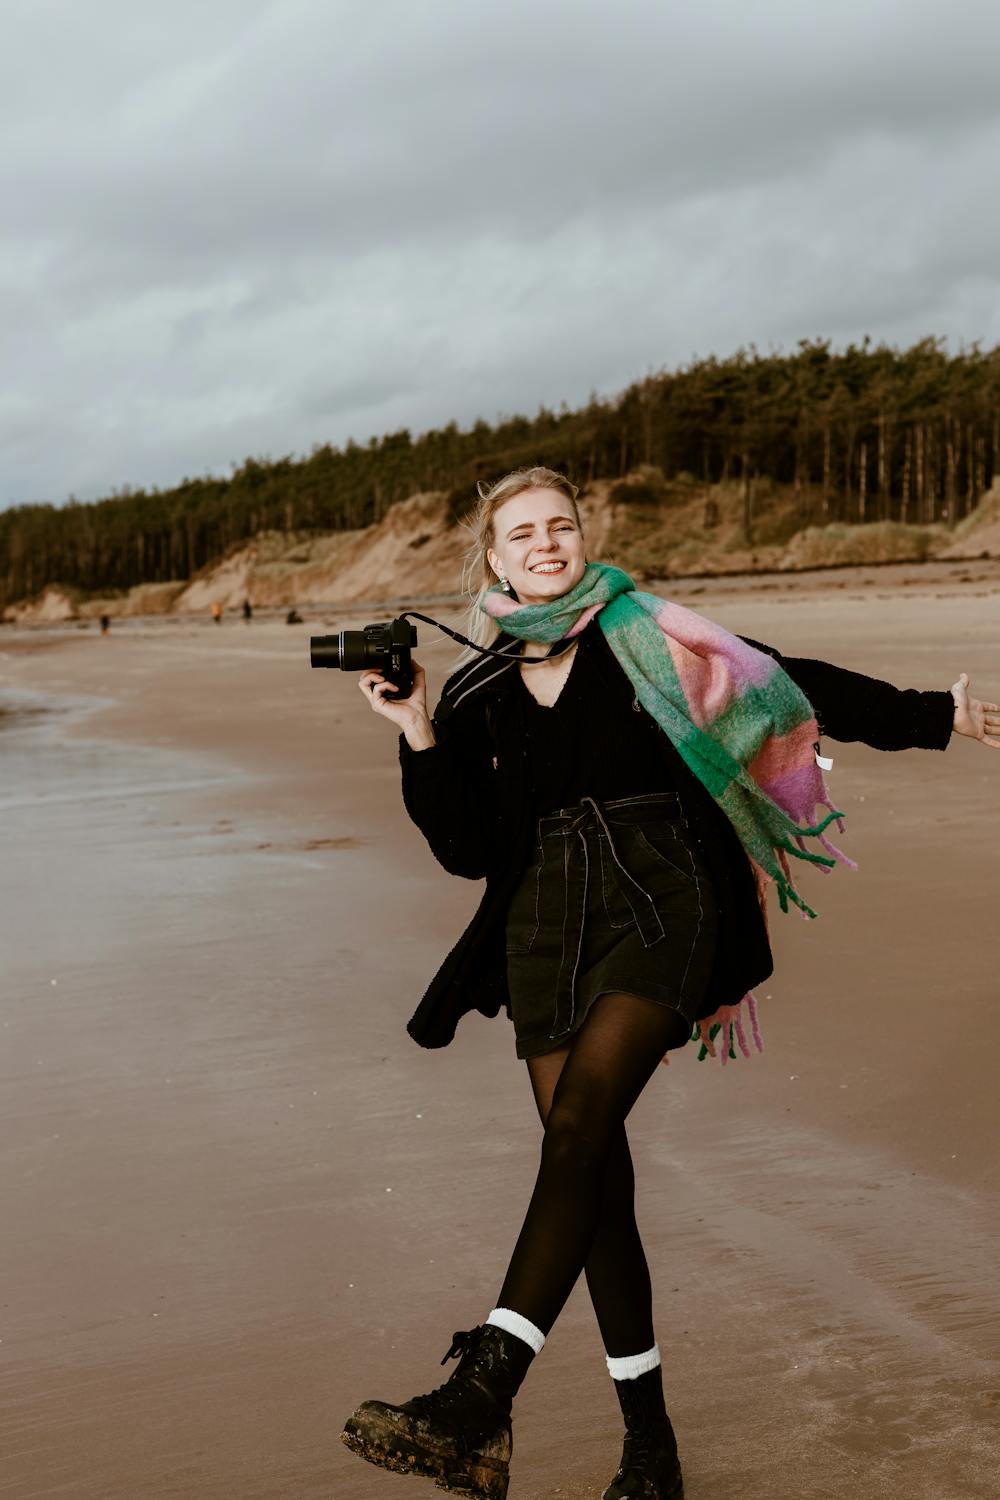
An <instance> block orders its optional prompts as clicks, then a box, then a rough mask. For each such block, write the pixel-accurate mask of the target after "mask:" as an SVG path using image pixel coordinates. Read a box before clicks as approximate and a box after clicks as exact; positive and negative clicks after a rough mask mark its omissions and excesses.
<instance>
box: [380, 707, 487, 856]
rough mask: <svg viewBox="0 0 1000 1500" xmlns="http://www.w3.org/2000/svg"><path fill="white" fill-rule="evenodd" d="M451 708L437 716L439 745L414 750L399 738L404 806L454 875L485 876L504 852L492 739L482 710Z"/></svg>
mask: <svg viewBox="0 0 1000 1500" xmlns="http://www.w3.org/2000/svg"><path fill="white" fill-rule="evenodd" d="M446 708H450V705H445V704H444V702H442V703H439V704H438V707H437V710H436V711H435V715H434V718H433V720H432V722H433V725H434V734H435V737H436V739H437V743H436V744H435V745H431V746H430V747H429V748H428V749H426V750H411V749H410V746H409V745H408V744H407V743H406V737H405V735H402V734H401V735H400V737H399V760H400V767H401V770H402V775H403V804H404V806H405V808H406V811H407V812H408V813H409V815H410V817H411V818H412V819H413V822H414V823H416V825H417V827H418V828H419V829H420V831H421V833H422V834H423V835H424V838H425V839H426V840H427V842H428V844H429V845H430V848H431V853H432V854H433V855H434V858H435V859H436V860H437V861H438V863H439V864H441V865H443V866H444V868H445V869H446V870H447V871H448V873H449V874H451V875H462V876H464V877H465V878H466V879H468V880H482V879H483V877H484V876H486V875H490V874H492V873H493V871H494V869H495V867H496V866H497V862H498V859H499V853H500V850H501V840H500V837H499V817H498V813H497V796H496V771H495V770H494V767H493V754H494V751H493V742H492V739H491V737H490V734H489V730H488V728H487V726H486V720H485V715H484V714H483V711H482V709H481V708H472V707H470V708H468V709H461V708H460V709H457V710H456V711H455V712H454V713H451V714H446V712H443V711H442V710H443V709H446Z"/></svg>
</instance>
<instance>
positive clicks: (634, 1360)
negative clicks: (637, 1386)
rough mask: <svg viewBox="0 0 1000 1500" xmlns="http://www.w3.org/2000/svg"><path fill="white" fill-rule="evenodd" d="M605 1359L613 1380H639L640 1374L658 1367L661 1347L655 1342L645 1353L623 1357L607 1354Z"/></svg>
mask: <svg viewBox="0 0 1000 1500" xmlns="http://www.w3.org/2000/svg"><path fill="white" fill-rule="evenodd" d="M605 1359H606V1360H607V1362H608V1373H609V1374H610V1376H611V1379H612V1380H638V1378H639V1376H640V1375H646V1374H648V1372H649V1371H650V1370H655V1369H656V1367H657V1365H658V1364H659V1363H660V1349H659V1345H658V1344H654V1345H653V1347H652V1349H647V1350H646V1352H645V1354H626V1355H625V1356H624V1357H623V1358H622V1359H612V1358H611V1355H610V1354H607V1355H605Z"/></svg>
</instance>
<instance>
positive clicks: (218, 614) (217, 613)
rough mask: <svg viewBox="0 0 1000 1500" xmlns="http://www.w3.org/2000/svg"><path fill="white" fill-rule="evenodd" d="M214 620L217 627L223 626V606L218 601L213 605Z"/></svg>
mask: <svg viewBox="0 0 1000 1500" xmlns="http://www.w3.org/2000/svg"><path fill="white" fill-rule="evenodd" d="M212 619H213V620H214V621H215V623H216V625H221V624H222V605H221V604H219V603H218V602H217V601H215V602H213V604H212Z"/></svg>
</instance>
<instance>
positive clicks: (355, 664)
mask: <svg viewBox="0 0 1000 1500" xmlns="http://www.w3.org/2000/svg"><path fill="white" fill-rule="evenodd" d="M416 644H417V627H416V626H415V625H411V624H410V622H409V620H407V619H405V618H404V617H403V616H402V615H399V616H397V618H396V619H395V620H390V621H389V622H388V623H387V624H384V625H383V624H379V625H366V626H365V627H364V629H363V630H341V631H340V632H339V634H337V635H314V636H312V637H311V638H310V641H309V661H310V665H311V666H314V667H339V669H340V671H341V672H368V671H374V672H381V674H382V676H383V677H384V678H385V680H386V682H391V683H392V684H393V686H394V687H395V688H397V689H398V691H397V692H395V693H394V694H393V696H392V701H393V702H399V701H400V700H402V699H403V698H408V697H409V696H410V694H411V692H412V691H413V667H412V664H411V660H410V652H411V648H412V647H414V646H415V645H416Z"/></svg>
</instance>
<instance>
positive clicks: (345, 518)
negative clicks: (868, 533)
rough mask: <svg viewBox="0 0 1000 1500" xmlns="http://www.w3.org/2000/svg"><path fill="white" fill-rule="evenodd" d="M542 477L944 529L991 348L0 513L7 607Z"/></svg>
mask: <svg viewBox="0 0 1000 1500" xmlns="http://www.w3.org/2000/svg"><path fill="white" fill-rule="evenodd" d="M534 463H541V464H546V465H547V466H549V467H550V468H555V469H558V470H561V471H563V472H565V473H567V474H569V475H570V476H571V478H573V479H574V480H575V481H576V482H577V483H579V484H584V485H585V484H587V483H589V482H590V481H592V480H594V479H599V478H600V479H621V478H623V477H624V476H626V475H628V474H629V473H632V472H634V471H635V470H636V469H638V468H640V467H641V466H644V465H649V466H654V467H656V468H658V469H659V470H661V471H662V473H663V474H664V475H665V476H666V477H667V478H668V479H671V478H677V477H679V476H683V477H684V478H685V479H687V480H688V481H690V480H694V481H696V482H698V483H701V484H703V485H704V486H705V487H706V490H707V489H708V488H709V487H711V486H712V485H714V484H716V483H718V482H720V481H726V480H730V481H732V480H736V481H739V482H741V483H742V486H743V493H744V505H745V516H744V520H745V528H746V531H747V535H748V537H749V536H750V534H751V530H752V524H753V519H754V518H753V513H752V512H753V503H754V502H753V496H754V494H755V493H756V491H757V489H758V488H759V487H758V486H755V484H754V481H755V479H757V478H758V477H760V478H763V477H766V478H768V479H770V480H772V481H774V482H776V483H779V484H785V485H791V486H793V487H794V490H795V493H796V495H797V497H798V499H799V503H800V507H801V514H802V520H803V524H807V523H810V522H812V523H814V524H816V523H822V522H827V521H853V522H861V523H864V522H867V521H875V520H900V521H903V522H918V523H928V522H934V521H945V522H948V523H952V524H953V523H954V522H955V521H957V520H959V519H960V518H961V517H962V516H964V515H966V514H967V513H968V512H969V511H971V510H972V509H974V507H975V506H976V505H977V503H978V501H979V498H980V496H981V495H982V494H983V492H984V491H985V490H987V489H988V488H989V487H990V485H991V484H992V483H993V479H994V476H996V475H997V473H998V469H1000V348H997V349H993V350H989V351H985V350H981V349H980V348H979V347H978V345H973V346H972V347H971V348H968V349H963V350H962V351H961V352H959V353H957V354H949V353H948V352H947V350H946V348H945V346H944V342H943V341H942V340H940V339H932V338H928V339H923V340H921V341H920V342H919V343H916V344H914V345H913V346H912V347H911V348H909V349H905V350H898V349H896V348H893V347H890V346H888V345H885V344H879V345H873V344H872V342H871V340H869V339H865V340H864V341H863V342H862V343H860V344H851V345H849V346H848V347H847V348H846V349H845V350H843V351H840V352H837V351H834V350H832V349H831V347H830V343H829V341H825V340H802V341H801V342H800V343H799V344H798V346H797V348H796V350H795V351H794V352H792V353H769V354H761V353H760V352H759V351H758V350H757V349H756V348H754V347H751V348H749V349H744V350H740V351H739V352H738V353H736V354H734V355H732V356H731V357H729V358H727V359H717V358H715V357H710V358H707V359H700V360H695V361H692V363H691V364H689V365H687V366H685V367H683V368H681V369H678V370H674V371H662V372H660V373H659V374H656V375H649V376H647V377H646V378H644V379H642V380H640V381H637V382H635V383H634V384H632V385H630V386H629V387H628V389H627V390H625V391H623V392H621V393H620V394H619V395H617V396H615V397H611V398H608V399H599V398H598V397H597V396H596V395H595V396H592V397H591V399H590V400H589V402H588V403H587V404H586V405H585V406H582V407H580V408H579V409H577V410H569V409H568V408H566V407H565V406H563V407H562V408H561V409H560V410H559V411H558V412H553V411H550V410H547V409H546V408H544V407H543V408H542V409H541V410H540V411H539V412H538V414H537V415H536V416H535V417H525V416H513V417H509V418H502V419H500V420H498V421H497V422H496V423H495V424H493V425H491V424H490V423H488V422H485V421H482V420H480V421H478V422H476V423H474V424H473V425H472V426H471V427H470V428H468V430H466V431H462V430H460V429H459V427H458V425H457V424H456V423H454V422H451V423H449V424H448V425H447V426H446V427H443V428H439V429H435V430H433V431H430V432H425V433H423V434H421V435H420V436H418V437H416V438H414V437H412V436H411V434H410V432H409V431H408V430H407V429H405V428H404V429H402V430H401V431H399V432H394V433H388V434H386V435H384V436H383V437H380V438H375V437H373V438H372V439H371V440H370V442H369V443H368V444H367V446H363V445H361V444H358V443H355V442H353V441H348V443H347V444H346V446H344V447H343V448H338V447H334V446H332V445H330V444H323V445H322V446H317V447H315V448H314V449H313V451H312V452H311V453H310V454H309V455H308V457H304V458H293V457H291V456H286V457H284V458H279V459H264V458H247V459H245V460H244V461H243V462H242V463H240V464H239V465H238V466H234V470H233V473H232V474H231V475H230V476H229V477H228V478H223V477H211V476H208V477H204V478H199V479H183V480H182V481H181V482H180V484H178V485H176V486H174V487H173V488H171V489H167V490H159V489H153V490H141V489H140V490H129V489H126V490H122V491H119V492H116V493H114V494H112V495H110V496H108V497H107V498H105V499H101V500H97V501H93V502H89V503H81V502H79V501H76V500H70V501H69V502H67V503H66V504H64V505H58V506H57V505H48V504H45V505H21V506H15V507H13V508H11V509H10V510H7V511H5V512H0V607H2V606H3V605H4V604H7V603H10V602H12V601H15V600H18V599H22V598H26V597H30V596H31V595H33V594H35V593H37V592H38V590H39V589H41V588H42V587H43V586H44V585H45V584H47V583H54V582H58V583H61V584H63V585H68V586H72V587H76V588H80V589H82V590H84V591H87V592H105V591H115V590H119V589H121V590H124V589H128V588H130V587H132V586H133V585H134V584H139V583H153V582H166V581H168V580H171V579H183V578H189V577H191V576H192V575H193V574H195V573H197V572H198V571H199V570H200V569H202V568H204V567H205V566H206V565H207V564H209V563H212V562H214V561H215V560H217V559H218V558H220V557H222V556H223V555H224V554H225V553H226V552H227V551H229V550H231V549H232V548H233V547H234V546H235V545H237V544H239V543H241V542H244V541H246V540H248V539H249V538H251V537H253V536H254V535H256V534H257V533H258V532H260V531H265V530H270V531H282V532H286V533H309V532H323V531H339V530H344V529H353V528H358V527H364V526H368V525H371V524H372V523H373V522H375V521H378V520H380V519H381V517H382V516H383V515H384V514H385V512H386V510H387V509H388V508H389V507H390V506H391V505H393V504H395V503H396V502H397V501H398V500H402V499H405V498H406V497H407V496H409V495H412V494H414V493H416V492H417V491H428V490H436V491H444V492H446V493H447V494H448V496H449V502H450V505H451V509H452V513H453V514H454V515H455V517H456V518H458V517H459V516H460V515H461V514H463V513H464V512H465V511H466V510H468V509H469V507H470V506H471V505H472V503H473V502H474V500H475V483H476V480H477V479H480V478H493V477H496V476H498V475H500V474H502V473H504V472H506V471H507V470H508V469H512V468H517V467H519V466H521V465H523V464H534ZM636 493H637V494H638V493H639V490H638V489H637V491H636Z"/></svg>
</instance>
